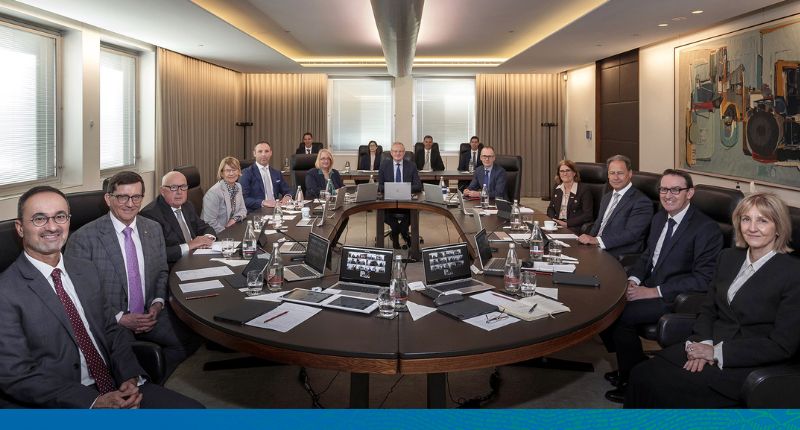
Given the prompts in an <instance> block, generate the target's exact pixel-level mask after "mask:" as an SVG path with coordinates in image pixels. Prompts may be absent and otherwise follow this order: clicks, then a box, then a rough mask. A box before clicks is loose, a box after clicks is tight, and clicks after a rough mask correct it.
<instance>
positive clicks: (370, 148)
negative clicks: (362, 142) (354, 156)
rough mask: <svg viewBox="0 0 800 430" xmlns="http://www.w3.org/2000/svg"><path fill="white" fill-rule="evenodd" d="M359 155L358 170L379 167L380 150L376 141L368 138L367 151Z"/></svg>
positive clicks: (376, 168)
mask: <svg viewBox="0 0 800 430" xmlns="http://www.w3.org/2000/svg"><path fill="white" fill-rule="evenodd" d="M359 155H360V158H359V159H358V170H378V169H379V168H380V167H381V151H380V150H379V149H378V142H375V141H374V140H370V141H369V144H367V153H366V154H359ZM370 161H372V162H370Z"/></svg>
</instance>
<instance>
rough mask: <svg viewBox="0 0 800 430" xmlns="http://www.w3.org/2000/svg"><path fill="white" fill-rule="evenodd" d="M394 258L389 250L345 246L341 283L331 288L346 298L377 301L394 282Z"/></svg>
mask: <svg viewBox="0 0 800 430" xmlns="http://www.w3.org/2000/svg"><path fill="white" fill-rule="evenodd" d="M392 257H394V252H392V251H391V250H389V249H383V248H363V247H354V246H343V247H342V256H341V259H340V260H339V282H337V283H335V284H333V285H332V286H330V287H329V288H330V289H334V290H339V291H341V294H342V295H346V296H354V297H364V298H370V299H376V298H378V292H379V291H380V289H381V288H386V287H388V286H389V282H391V280H392ZM326 291H327V290H326Z"/></svg>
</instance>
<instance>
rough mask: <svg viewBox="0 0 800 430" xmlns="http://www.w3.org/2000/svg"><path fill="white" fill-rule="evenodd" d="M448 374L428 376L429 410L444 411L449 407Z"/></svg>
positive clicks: (431, 374) (430, 374)
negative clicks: (447, 394)
mask: <svg viewBox="0 0 800 430" xmlns="http://www.w3.org/2000/svg"><path fill="white" fill-rule="evenodd" d="M446 376H447V374H446V373H429V374H428V409H444V408H446V407H447V396H446V394H445V392H446V390H447V378H446Z"/></svg>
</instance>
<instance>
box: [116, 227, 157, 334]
mask: <svg viewBox="0 0 800 430" xmlns="http://www.w3.org/2000/svg"><path fill="white" fill-rule="evenodd" d="M109 215H110V216H111V224H112V225H113V226H114V231H116V232H117V242H119V249H120V251H122V259H123V260H124V261H125V268H127V267H128V256H127V255H126V254H125V233H123V232H122V231H123V230H125V227H130V228H131V230H133V232H132V234H131V239H133V244H134V245H136V258H137V259H138V260H139V279H141V280H142V297H147V293H146V291H147V288H145V282H146V280H147V278H145V276H144V264H145V263H144V252H142V241H141V239H140V238H139V229H138V228H136V218H134V219H133V222H131V225H129V226H126V225H125V224H124V223H123V222H122V221H120V220H118V219H117V218H116V217H115V216H114V214H113V213H110V212H109ZM122 270H125V269H124V268H123V269H122ZM126 279H127V278H126ZM159 302H160V303H161V304H162V305H163V304H164V299H163V298H162V297H156V298H155V299H153V301H152V302H150V306H152V305H153V303H159ZM123 314H124V312H122V311H120V312H119V313H117V315H116V317H117V322H119V319H120V318H122V315H123Z"/></svg>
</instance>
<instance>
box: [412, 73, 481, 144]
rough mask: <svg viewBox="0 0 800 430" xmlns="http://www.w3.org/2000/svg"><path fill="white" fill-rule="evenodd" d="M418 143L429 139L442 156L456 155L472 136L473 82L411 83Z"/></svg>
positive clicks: (422, 80) (418, 80)
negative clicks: (451, 153)
mask: <svg viewBox="0 0 800 430" xmlns="http://www.w3.org/2000/svg"><path fill="white" fill-rule="evenodd" d="M414 110H415V112H414V118H415V133H414V135H415V136H416V137H417V142H422V138H423V137H424V136H426V135H431V136H432V137H433V141H434V142H439V150H440V151H441V152H445V151H447V152H458V147H459V145H460V144H461V143H463V142H469V138H470V137H472V136H473V135H475V78H416V79H414Z"/></svg>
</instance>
